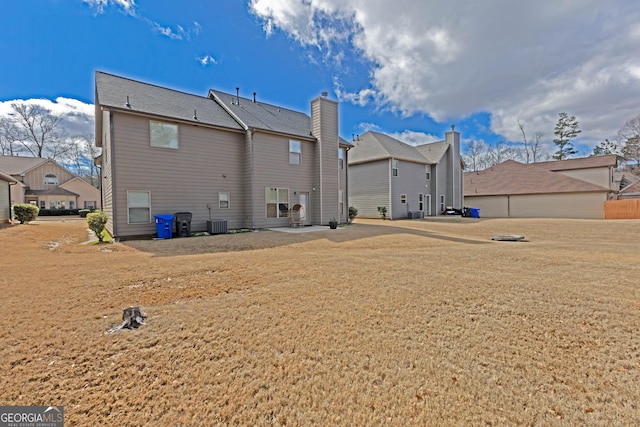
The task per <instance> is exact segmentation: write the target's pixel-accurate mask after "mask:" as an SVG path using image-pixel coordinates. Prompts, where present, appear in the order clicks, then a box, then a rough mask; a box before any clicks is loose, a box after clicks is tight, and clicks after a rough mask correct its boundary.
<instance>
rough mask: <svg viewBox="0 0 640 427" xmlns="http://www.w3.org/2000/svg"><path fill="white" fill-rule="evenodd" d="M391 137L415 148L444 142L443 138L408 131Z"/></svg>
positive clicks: (393, 134) (392, 134)
mask: <svg viewBox="0 0 640 427" xmlns="http://www.w3.org/2000/svg"><path fill="white" fill-rule="evenodd" d="M389 136H390V137H392V138H395V139H397V140H398V141H402V142H404V143H407V144H409V145H413V146H416V145H422V144H429V143H431V142H438V141H442V138H441V137H438V136H435V135H431V134H428V133H424V132H416V131H413V130H408V129H407V130H404V131H402V132H396V133H391V134H389Z"/></svg>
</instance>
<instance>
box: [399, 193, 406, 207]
mask: <svg viewBox="0 0 640 427" xmlns="http://www.w3.org/2000/svg"><path fill="white" fill-rule="evenodd" d="M400 203H401V204H403V205H406V204H407V195H406V194H401V195H400Z"/></svg>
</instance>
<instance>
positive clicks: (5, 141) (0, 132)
mask: <svg viewBox="0 0 640 427" xmlns="http://www.w3.org/2000/svg"><path fill="white" fill-rule="evenodd" d="M17 141H18V129H17V128H16V126H15V123H13V121H12V120H9V119H8V118H6V117H0V155H2V156H15V155H16V154H18V153H19V152H20V149H19V148H20V147H19V146H18V145H17Z"/></svg>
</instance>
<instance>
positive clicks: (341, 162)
mask: <svg viewBox="0 0 640 427" xmlns="http://www.w3.org/2000/svg"><path fill="white" fill-rule="evenodd" d="M338 169H344V148H338Z"/></svg>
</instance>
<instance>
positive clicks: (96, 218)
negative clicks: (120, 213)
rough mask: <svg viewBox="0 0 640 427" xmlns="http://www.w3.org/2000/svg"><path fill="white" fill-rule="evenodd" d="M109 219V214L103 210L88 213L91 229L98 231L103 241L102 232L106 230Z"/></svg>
mask: <svg viewBox="0 0 640 427" xmlns="http://www.w3.org/2000/svg"><path fill="white" fill-rule="evenodd" d="M108 219H109V216H108V215H107V214H106V213H105V212H102V211H96V212H92V213H89V214H87V224H88V225H89V229H90V230H91V231H93V232H94V233H96V236H98V241H99V242H102V232H103V231H104V227H105V226H106V225H107V220H108Z"/></svg>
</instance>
